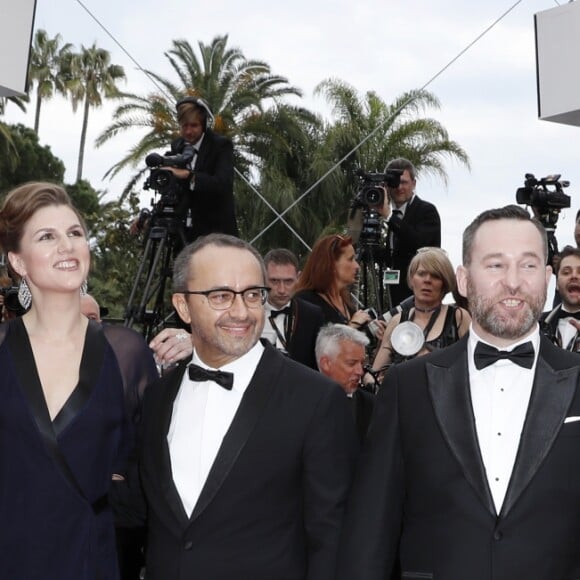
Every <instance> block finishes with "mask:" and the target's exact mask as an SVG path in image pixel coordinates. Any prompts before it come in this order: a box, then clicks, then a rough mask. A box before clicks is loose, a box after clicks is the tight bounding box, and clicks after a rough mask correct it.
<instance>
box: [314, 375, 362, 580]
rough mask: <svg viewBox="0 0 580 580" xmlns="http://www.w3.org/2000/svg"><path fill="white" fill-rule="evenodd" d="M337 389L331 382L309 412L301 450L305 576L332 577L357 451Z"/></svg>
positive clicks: (347, 412)
mask: <svg viewBox="0 0 580 580" xmlns="http://www.w3.org/2000/svg"><path fill="white" fill-rule="evenodd" d="M357 444H358V443H357V437H356V430H355V426H354V421H353V420H352V417H351V415H350V410H349V408H348V404H347V401H346V397H345V395H344V393H343V391H342V390H341V389H340V388H339V387H337V386H335V385H332V386H331V387H330V388H328V389H327V394H326V395H325V397H324V398H323V400H321V401H320V402H319V404H318V406H317V409H316V412H315V413H314V415H313V417H312V420H311V422H310V426H309V429H308V432H307V436H306V442H305V446H304V451H303V489H304V523H305V531H306V541H307V550H308V558H307V560H308V570H307V574H306V576H305V580H335V574H336V559H337V550H338V542H339V539H340V532H341V526H342V520H343V515H344V508H345V504H346V499H347V495H348V490H349V488H350V484H351V479H352V474H353V469H354V463H355V460H356V453H357Z"/></svg>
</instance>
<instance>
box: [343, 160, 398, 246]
mask: <svg viewBox="0 0 580 580" xmlns="http://www.w3.org/2000/svg"><path fill="white" fill-rule="evenodd" d="M402 173H403V172H402V171H401V170H400V169H389V170H387V171H386V172H385V173H377V172H367V171H363V170H362V169H358V170H357V171H356V175H357V177H358V178H359V181H360V189H359V191H358V192H357V194H356V195H355V197H354V199H353V200H352V202H351V204H350V212H349V228H350V229H352V230H353V231H354V230H356V229H357V228H356V227H351V223H350V222H352V221H353V220H355V219H356V217H357V214H361V210H362V223H361V225H360V228H358V229H359V230H360V231H359V232H358V235H356V234H354V235H353V238H354V242H355V243H360V244H363V245H367V246H375V247H376V246H379V245H380V242H381V219H380V214H379V208H381V207H382V206H383V204H384V202H385V188H386V187H391V188H397V187H399V184H400V182H401V174H402ZM359 219H360V218H359Z"/></svg>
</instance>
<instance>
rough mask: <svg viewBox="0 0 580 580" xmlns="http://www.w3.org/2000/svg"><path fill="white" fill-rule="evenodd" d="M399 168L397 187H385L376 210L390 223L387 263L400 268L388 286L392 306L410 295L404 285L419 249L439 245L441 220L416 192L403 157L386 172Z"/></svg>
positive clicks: (410, 166)
mask: <svg viewBox="0 0 580 580" xmlns="http://www.w3.org/2000/svg"><path fill="white" fill-rule="evenodd" d="M391 170H400V171H402V173H401V180H400V183H399V186H398V187H396V188H391V187H387V188H386V189H387V197H388V203H387V201H385V204H384V205H383V206H382V207H381V208H379V210H378V211H379V213H380V214H381V215H382V217H383V219H385V220H386V223H387V225H388V226H389V236H388V250H389V257H390V260H389V261H390V264H389V266H390V267H391V269H393V270H398V271H399V283H398V284H393V285H390V286H389V287H390V293H391V306H397V305H398V304H400V303H401V302H402V301H403V300H404V299H405V298H407V297H408V296H411V295H412V292H411V289H410V288H409V287H408V286H407V282H406V280H407V270H408V268H409V263H410V262H411V260H412V259H413V256H414V255H415V254H416V253H417V250H418V249H419V248H423V247H427V246H429V247H438V248H439V247H441V219H440V217H439V212H438V211H437V208H436V207H435V206H434V205H433V204H431V203H429V202H427V201H424V200H422V199H420V198H419V197H418V196H417V195H416V194H415V185H416V181H415V167H414V166H413V164H412V163H411V162H410V161H409V160H408V159H404V158H402V157H401V158H398V159H393V160H392V161H390V162H389V163H388V164H387V166H386V168H385V173H387V172H389V171H391Z"/></svg>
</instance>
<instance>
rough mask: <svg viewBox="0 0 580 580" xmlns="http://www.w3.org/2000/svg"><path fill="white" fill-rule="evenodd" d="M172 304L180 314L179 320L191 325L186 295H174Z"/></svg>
mask: <svg viewBox="0 0 580 580" xmlns="http://www.w3.org/2000/svg"><path fill="white" fill-rule="evenodd" d="M171 302H172V303H173V307H174V308H175V310H176V311H177V314H179V318H181V320H183V322H185V323H186V324H191V316H190V315H189V307H188V305H187V300H186V299H185V294H174V295H173V296H172V297H171Z"/></svg>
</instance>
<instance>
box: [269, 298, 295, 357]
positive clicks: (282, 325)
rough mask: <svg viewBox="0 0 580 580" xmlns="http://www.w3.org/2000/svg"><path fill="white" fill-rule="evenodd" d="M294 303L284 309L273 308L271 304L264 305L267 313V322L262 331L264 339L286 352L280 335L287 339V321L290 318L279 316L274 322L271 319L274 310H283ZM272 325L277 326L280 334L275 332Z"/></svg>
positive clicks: (284, 315) (289, 303)
mask: <svg viewBox="0 0 580 580" xmlns="http://www.w3.org/2000/svg"><path fill="white" fill-rule="evenodd" d="M291 304H292V303H291V302H288V304H285V305H284V306H282V308H276V307H275V306H272V305H271V304H270V303H269V302H266V304H264V310H265V311H266V322H265V323H264V330H262V338H265V339H266V340H267V341H268V342H269V343H270V344H272V345H274V346H275V347H276V348H277V349H280V350H286V347H285V346H284V345H283V344H282V342H281V341H280V338H279V337H278V333H279V334H280V336H282V337H284V339H286V319H287V318H288V317H287V316H286V314H278V316H276V317H275V318H274V319H273V320H272V319H271V318H270V315H271V314H272V310H283V309H284V308H286V307H289V306H290V305H291ZM272 324H275V325H276V328H277V329H278V332H276V331H275V330H274V327H273V326H272Z"/></svg>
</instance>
